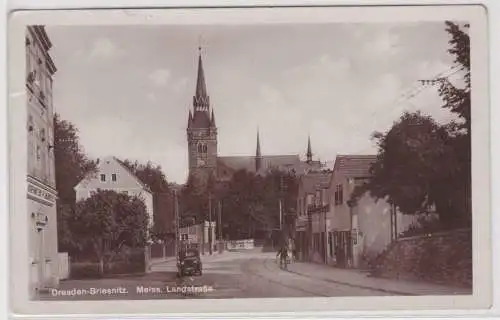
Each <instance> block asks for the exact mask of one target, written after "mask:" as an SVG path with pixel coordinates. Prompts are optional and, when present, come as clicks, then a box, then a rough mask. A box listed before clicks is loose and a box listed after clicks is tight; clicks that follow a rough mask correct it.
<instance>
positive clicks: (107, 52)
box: [89, 38, 124, 59]
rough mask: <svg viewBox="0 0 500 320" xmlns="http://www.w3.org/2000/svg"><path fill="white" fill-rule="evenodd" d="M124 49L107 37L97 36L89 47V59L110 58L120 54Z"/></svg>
mask: <svg viewBox="0 0 500 320" xmlns="http://www.w3.org/2000/svg"><path fill="white" fill-rule="evenodd" d="M123 53H124V51H123V50H122V49H120V48H119V47H118V46H117V45H116V44H115V43H113V42H112V41H111V40H110V39H108V38H97V39H96V40H94V42H93V43H92V47H91V49H90V53H89V58H90V59H112V58H116V57H117V56H119V55H122V54H123Z"/></svg>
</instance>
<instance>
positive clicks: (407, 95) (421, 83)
mask: <svg viewBox="0 0 500 320" xmlns="http://www.w3.org/2000/svg"><path fill="white" fill-rule="evenodd" d="M464 69H465V67H463V66H453V67H451V68H449V69H447V70H444V71H441V72H440V73H438V74H436V75H434V77H432V78H431V79H429V80H417V81H416V82H414V83H413V85H411V86H409V87H408V89H407V90H405V91H403V93H401V94H400V95H398V96H397V98H396V99H395V100H394V102H393V103H392V104H391V106H390V109H377V110H374V111H373V112H371V113H370V114H369V116H368V119H371V118H373V117H374V116H375V115H376V114H378V113H380V112H384V113H388V112H389V113H390V112H392V111H393V110H394V109H396V108H397V107H399V106H400V105H401V104H403V103H405V102H406V103H407V102H409V103H410V104H411V105H412V106H414V107H416V108H417V109H425V108H418V107H417V106H416V105H415V104H414V103H412V102H411V100H412V99H413V98H415V97H416V96H418V95H419V94H420V93H422V92H423V91H424V90H425V89H427V88H429V87H430V86H434V85H435V84H437V83H440V82H442V81H449V80H448V78H449V77H451V76H452V75H454V74H456V73H458V72H459V71H462V70H464ZM356 125H357V123H356V124H353V125H351V126H349V127H348V128H347V129H346V131H350V130H351V129H354V128H355V126H356ZM358 132H359V131H358ZM352 135H353V134H350V136H352ZM372 148H373V146H370V147H366V148H363V149H362V150H361V151H360V152H363V151H369V150H371V149H372Z"/></svg>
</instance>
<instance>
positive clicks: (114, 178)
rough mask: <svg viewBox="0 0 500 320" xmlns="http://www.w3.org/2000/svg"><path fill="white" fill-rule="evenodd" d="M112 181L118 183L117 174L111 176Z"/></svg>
mask: <svg viewBox="0 0 500 320" xmlns="http://www.w3.org/2000/svg"><path fill="white" fill-rule="evenodd" d="M111 180H112V181H116V173H113V174H112V175H111Z"/></svg>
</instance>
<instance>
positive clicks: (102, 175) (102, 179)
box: [101, 174, 106, 182]
mask: <svg viewBox="0 0 500 320" xmlns="http://www.w3.org/2000/svg"><path fill="white" fill-rule="evenodd" d="M101 181H102V182H104V181H106V175H105V174H101Z"/></svg>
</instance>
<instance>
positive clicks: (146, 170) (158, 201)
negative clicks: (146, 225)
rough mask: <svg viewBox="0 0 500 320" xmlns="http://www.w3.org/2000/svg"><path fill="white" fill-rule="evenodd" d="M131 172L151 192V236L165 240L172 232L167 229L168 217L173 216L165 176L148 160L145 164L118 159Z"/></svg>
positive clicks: (171, 202) (169, 192)
mask: <svg viewBox="0 0 500 320" xmlns="http://www.w3.org/2000/svg"><path fill="white" fill-rule="evenodd" d="M120 162H121V163H122V164H123V165H124V166H125V167H127V168H128V169H129V170H130V172H131V173H132V174H134V175H135V176H136V177H137V178H138V179H139V180H140V181H141V182H142V183H144V184H145V185H146V186H147V187H148V188H149V189H151V192H152V193H153V206H154V209H153V210H154V213H155V224H154V228H153V230H151V231H152V236H153V237H154V238H155V239H158V240H165V238H166V237H168V236H169V234H170V233H172V231H173V230H170V229H169V226H170V223H169V222H170V221H169V220H170V219H171V218H172V217H173V201H172V200H173V199H172V195H171V193H172V191H171V189H170V185H169V183H168V181H167V177H166V175H165V173H164V172H163V170H162V168H161V166H160V165H154V164H153V163H152V162H150V161H148V162H147V163H146V164H142V163H139V162H138V161H131V160H129V159H125V160H120Z"/></svg>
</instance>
